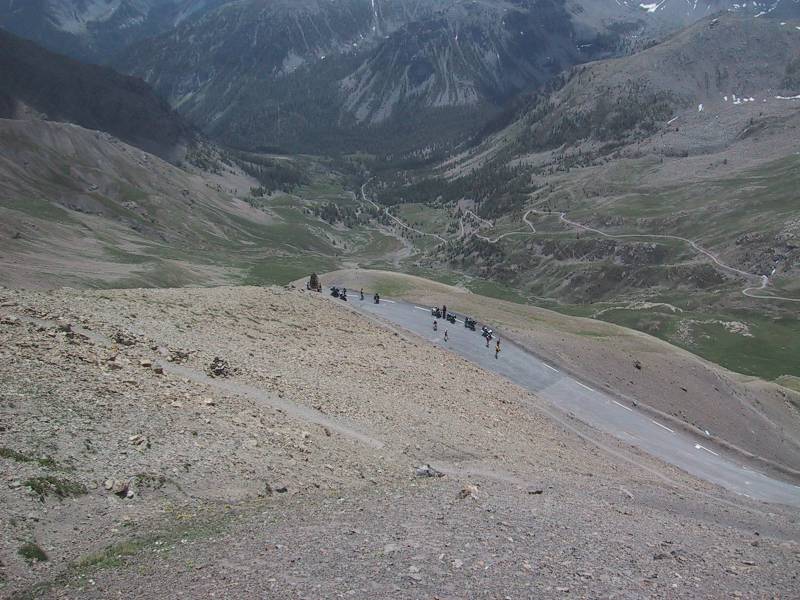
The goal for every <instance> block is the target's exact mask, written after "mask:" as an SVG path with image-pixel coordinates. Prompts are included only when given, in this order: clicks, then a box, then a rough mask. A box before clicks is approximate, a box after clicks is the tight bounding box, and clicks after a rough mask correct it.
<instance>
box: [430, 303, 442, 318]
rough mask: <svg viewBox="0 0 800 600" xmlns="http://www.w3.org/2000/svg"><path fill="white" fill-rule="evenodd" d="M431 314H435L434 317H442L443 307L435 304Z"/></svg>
mask: <svg viewBox="0 0 800 600" xmlns="http://www.w3.org/2000/svg"><path fill="white" fill-rule="evenodd" d="M431 315H433V316H434V317H436V318H437V319H441V318H442V309H441V308H439V307H438V306H434V307H433V308H432V309H431Z"/></svg>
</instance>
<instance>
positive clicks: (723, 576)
mask: <svg viewBox="0 0 800 600" xmlns="http://www.w3.org/2000/svg"><path fill="white" fill-rule="evenodd" d="M551 415H552V416H553V417H555V418H556V420H553V418H552V417H551ZM587 433H590V432H586V431H585V430H584V427H583V426H582V425H581V424H580V423H577V422H575V421H574V420H571V419H569V418H566V417H563V416H559V415H557V414H555V413H553V412H552V409H551V408H548V407H547V406H545V405H543V404H542V403H541V402H540V401H539V400H537V399H536V398H535V397H533V396H531V395H530V394H528V393H527V392H525V391H524V390H522V389H519V388H517V387H515V386H513V385H511V384H509V383H507V382H505V381H504V380H502V379H500V378H497V377H495V376H493V375H490V374H487V373H485V372H482V371H481V370H479V369H478V368H476V367H474V366H472V365H470V364H468V363H466V362H463V361H462V360H461V359H459V358H455V357H453V356H451V355H449V354H447V353H445V352H444V351H443V350H441V349H438V348H434V347H430V346H428V345H427V344H426V343H425V342H424V341H422V340H419V339H416V338H413V337H412V336H410V335H406V334H404V333H403V332H397V331H392V330H390V329H387V328H384V327H382V326H380V325H379V324H376V323H373V322H370V321H367V320H365V318H363V317H361V316H358V315H356V314H354V313H352V312H350V311H348V310H347V308H346V307H345V306H343V305H341V304H334V303H333V301H331V300H329V299H328V298H326V297H322V296H320V295H316V294H311V293H308V292H304V291H300V290H291V289H290V290H285V289H277V288H273V289H261V288H216V289H205V290H199V289H198V290H193V289H184V290H125V291H77V290H69V289H67V290H60V291H53V292H22V291H12V290H6V289H2V290H0V448H2V456H0V469H1V471H0V473H1V474H0V479H2V482H1V483H2V485H1V486H0V506H2V509H0V511H1V512H0V527H1V528H2V535H0V539H2V545H1V546H0V561H2V566H1V567H0V572H1V573H2V583H0V585H2V588H0V589H1V590H2V594H3V595H8V596H11V597H13V596H14V595H15V594H18V595H20V596H21V595H23V593H26V594H27V593H31V594H33V595H44V596H47V597H70V598H74V597H97V598H105V597H109V596H112V595H116V593H117V592H121V591H123V590H124V592H123V593H125V594H128V595H133V596H135V597H145V596H146V597H152V596H162V595H170V596H179V597H193V598H197V597H212V596H214V595H216V597H220V596H222V597H233V596H238V597H255V596H259V597H264V596H266V597H281V598H300V597H304V598H331V597H340V596H345V595H347V596H349V597H399V598H416V597H439V598H462V597H467V596H469V597H484V598H504V597H510V598H523V597H532V596H536V597H555V596H558V597H563V596H568V595H572V596H575V597H587V596H589V595H599V596H609V597H626V598H627V597H642V596H647V597H676V596H687V597H688V596H691V597H719V596H721V595H733V596H736V595H738V596H739V597H754V598H755V597H765V596H775V597H788V596H791V595H792V594H793V593H794V590H796V586H797V581H796V576H797V571H798V561H799V560H800V546H799V545H798V544H797V540H798V526H797V522H796V518H797V517H796V513H795V512H793V511H791V510H789V509H784V508H782V507H780V506H768V505H757V504H752V503H748V502H746V501H745V502H742V501H740V500H739V499H736V500H734V499H733V498H732V497H730V496H728V495H726V494H725V493H724V492H722V491H721V490H718V489H715V488H712V487H711V486H708V485H706V484H703V483H701V482H698V481H695V480H693V479H691V478H689V477H688V476H686V475H684V474H683V473H680V472H678V471H677V470H675V469H673V468H671V467H668V466H666V465H663V464H661V463H658V462H657V461H654V460H652V459H650V458H648V457H646V456H642V455H640V454H639V453H638V452H636V451H635V450H634V449H632V448H629V447H626V446H625V445H624V444H621V443H619V442H616V441H614V440H610V439H606V438H602V437H601V436H598V435H597V434H596V433H591V434H590V435H589V436H588V437H585V435H586V434H587ZM426 465H430V467H427V466H426ZM439 475H442V476H439ZM40 553H41V554H40ZM37 557H38V558H39V559H44V558H45V557H46V558H47V560H36V558H37Z"/></svg>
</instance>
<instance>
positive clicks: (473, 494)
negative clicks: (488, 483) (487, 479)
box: [456, 485, 478, 500]
mask: <svg viewBox="0 0 800 600" xmlns="http://www.w3.org/2000/svg"><path fill="white" fill-rule="evenodd" d="M456 498H458V499H459V500H466V499H467V498H472V499H473V500H477V499H478V486H477V485H467V486H464V487H463V488H461V491H460V492H458V494H457V495H456Z"/></svg>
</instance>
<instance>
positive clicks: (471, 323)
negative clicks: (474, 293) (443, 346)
mask: <svg viewBox="0 0 800 600" xmlns="http://www.w3.org/2000/svg"><path fill="white" fill-rule="evenodd" d="M446 310H447V309H444V308H439V307H438V306H434V307H433V308H431V315H432V316H433V317H434V318H436V319H441V318H444V319H446V320H447V321H448V322H450V323H455V322H456V314H455V313H452V312H449V311H447V312H445V311H446ZM477 325H478V321H476V320H475V319H473V318H472V317H464V327H465V328H467V329H471V330H472V331H475V328H476V327H477ZM481 335H482V336H483V337H485V338H488V339H490V340H491V339H492V337H493V336H494V332H493V331H492V330H491V329H489V328H488V327H483V329H481Z"/></svg>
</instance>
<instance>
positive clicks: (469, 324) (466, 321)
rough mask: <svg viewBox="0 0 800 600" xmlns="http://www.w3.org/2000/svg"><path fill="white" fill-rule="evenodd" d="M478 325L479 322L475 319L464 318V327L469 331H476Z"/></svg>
mask: <svg viewBox="0 0 800 600" xmlns="http://www.w3.org/2000/svg"><path fill="white" fill-rule="evenodd" d="M477 324H478V322H477V321H476V320H475V319H473V318H471V317H464V327H466V328H467V329H471V330H472V331H475V326H476V325H477Z"/></svg>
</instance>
